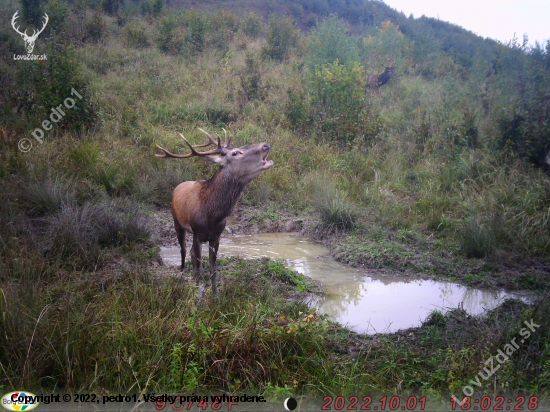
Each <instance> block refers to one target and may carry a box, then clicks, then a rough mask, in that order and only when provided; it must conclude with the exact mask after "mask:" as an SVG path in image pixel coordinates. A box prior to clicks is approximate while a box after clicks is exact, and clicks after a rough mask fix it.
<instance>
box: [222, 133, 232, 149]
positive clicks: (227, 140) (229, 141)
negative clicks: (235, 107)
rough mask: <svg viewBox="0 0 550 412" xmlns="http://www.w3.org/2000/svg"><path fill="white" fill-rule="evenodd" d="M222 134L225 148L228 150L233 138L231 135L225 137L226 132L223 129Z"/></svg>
mask: <svg viewBox="0 0 550 412" xmlns="http://www.w3.org/2000/svg"><path fill="white" fill-rule="evenodd" d="M223 132H224V133H225V147H227V148H228V149H230V148H231V140H233V137H232V136H231V135H229V137H228V135H227V130H225V129H223Z"/></svg>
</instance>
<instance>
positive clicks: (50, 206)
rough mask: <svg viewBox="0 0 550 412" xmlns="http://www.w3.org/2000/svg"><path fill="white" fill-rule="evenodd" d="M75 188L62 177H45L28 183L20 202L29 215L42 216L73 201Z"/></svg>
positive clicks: (70, 181)
mask: <svg viewBox="0 0 550 412" xmlns="http://www.w3.org/2000/svg"><path fill="white" fill-rule="evenodd" d="M75 194H76V190H75V186H74V183H73V181H72V180H71V179H69V178H66V177H64V176H51V175H49V174H48V175H47V176H45V177H44V178H41V179H36V180H34V181H32V182H31V183H29V184H28V185H27V187H26V188H25V189H24V190H23V194H22V196H21V200H22V201H23V205H24V207H25V208H26V209H27V210H28V213H29V214H30V215H34V216H43V215H48V214H52V213H55V212H57V211H58V210H60V209H61V208H62V206H63V205H64V204H69V203H72V202H73V201H74V199H75Z"/></svg>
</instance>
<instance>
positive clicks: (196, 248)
mask: <svg viewBox="0 0 550 412" xmlns="http://www.w3.org/2000/svg"><path fill="white" fill-rule="evenodd" d="M201 253H202V250H201V242H200V241H199V236H198V235H197V234H196V233H193V248H192V250H191V261H192V262H193V271H194V275H195V281H196V282H197V286H198V284H199V279H200V278H201V275H202V266H201V263H202V262H201Z"/></svg>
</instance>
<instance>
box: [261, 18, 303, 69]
mask: <svg viewBox="0 0 550 412" xmlns="http://www.w3.org/2000/svg"><path fill="white" fill-rule="evenodd" d="M297 43H298V31H297V30H296V28H295V27H294V24H293V23H292V21H291V20H290V19H289V18H282V17H278V16H274V17H272V18H271V19H270V21H269V26H268V27H267V33H266V45H265V46H264V47H263V53H264V55H265V56H267V57H269V58H271V59H275V60H284V59H285V58H286V57H287V56H288V54H289V53H290V50H291V49H293V48H294V47H296V44H297Z"/></svg>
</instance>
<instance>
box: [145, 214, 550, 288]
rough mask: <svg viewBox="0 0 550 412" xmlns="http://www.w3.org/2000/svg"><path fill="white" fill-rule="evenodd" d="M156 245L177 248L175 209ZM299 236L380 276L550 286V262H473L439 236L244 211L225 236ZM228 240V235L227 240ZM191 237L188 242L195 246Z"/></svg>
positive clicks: (513, 258)
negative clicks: (342, 227)
mask: <svg viewBox="0 0 550 412" xmlns="http://www.w3.org/2000/svg"><path fill="white" fill-rule="evenodd" d="M152 222H153V225H154V236H155V239H154V241H155V243H156V244H158V245H160V246H163V247H175V246H177V240H176V236H175V232H174V227H173V221H172V216H171V214H170V210H169V208H166V209H159V210H157V211H156V212H154V213H153V215H152ZM277 232H298V233H300V234H301V235H303V236H307V237H310V238H312V239H313V240H315V241H316V242H318V243H320V244H322V245H323V246H325V247H327V248H328V249H329V250H330V256H331V257H333V258H334V259H335V260H337V261H339V262H341V263H344V264H346V265H349V266H352V267H355V268H359V269H361V270H363V271H365V273H368V274H375V275H376V276H395V275H398V276H401V277H406V278H411V279H424V280H426V279H430V280H447V281H452V282H457V283H460V284H462V285H465V286H473V287H482V288H489V289H490V288H505V289H507V290H527V289H528V290H538V291H540V290H542V289H544V288H547V287H548V286H547V285H549V284H550V262H548V261H547V260H544V259H536V258H527V257H524V256H520V255H503V254H501V255H498V256H494V257H492V258H487V259H468V258H465V257H463V256H462V255H461V254H460V252H459V251H456V250H453V248H452V247H451V245H448V246H447V245H446V244H445V243H443V242H442V241H441V240H438V239H437V238H435V237H434V236H433V234H428V235H424V234H418V233H413V232H406V231H399V230H388V229H383V228H380V227H377V226H376V225H375V224H373V226H372V227H369V228H363V229H358V230H356V231H354V232H352V233H342V232H334V231H332V232H327V230H326V228H324V227H323V226H322V225H321V223H320V222H319V220H317V219H316V218H315V217H311V216H303V215H301V216H296V215H293V214H291V213H288V212H285V211H280V212H277V213H276V214H275V213H273V212H270V211H266V210H262V209H252V208H247V207H243V206H240V205H239V206H238V207H237V208H236V210H235V211H234V213H233V215H232V216H231V217H229V218H228V222H227V227H226V229H225V232H224V235H227V234H229V235H236V234H259V233H277ZM224 235H222V236H224ZM190 242H191V239H190V236H188V237H187V243H188V247H190Z"/></svg>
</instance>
